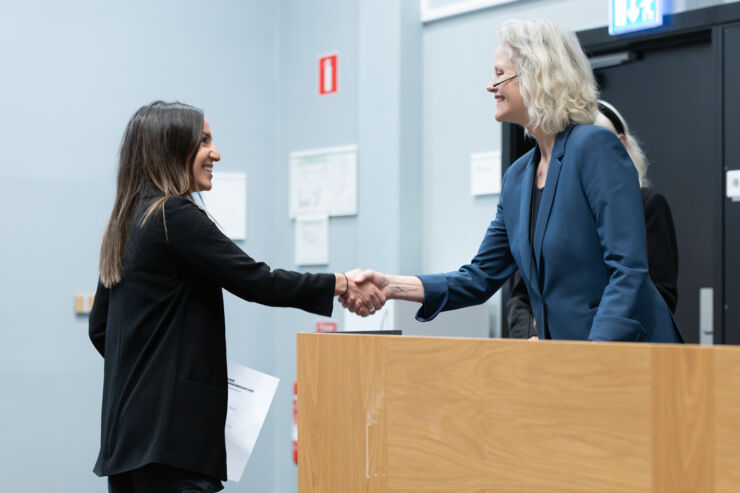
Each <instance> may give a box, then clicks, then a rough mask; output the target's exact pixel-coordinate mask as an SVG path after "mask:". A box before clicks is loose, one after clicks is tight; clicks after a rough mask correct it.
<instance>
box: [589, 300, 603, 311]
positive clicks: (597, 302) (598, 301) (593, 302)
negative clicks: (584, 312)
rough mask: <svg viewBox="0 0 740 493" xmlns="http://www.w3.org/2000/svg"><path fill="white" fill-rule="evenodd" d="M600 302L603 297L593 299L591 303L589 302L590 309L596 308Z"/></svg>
mask: <svg viewBox="0 0 740 493" xmlns="http://www.w3.org/2000/svg"><path fill="white" fill-rule="evenodd" d="M600 304H601V298H599V299H598V300H596V301H592V302H591V303H589V304H588V307H589V308H590V309H594V308H596V307H597V306H599V305H600Z"/></svg>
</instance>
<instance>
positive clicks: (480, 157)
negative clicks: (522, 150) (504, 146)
mask: <svg viewBox="0 0 740 493" xmlns="http://www.w3.org/2000/svg"><path fill="white" fill-rule="evenodd" d="M470 193H471V194H472V195H492V194H498V193H501V151H491V152H476V153H473V154H471V155H470Z"/></svg>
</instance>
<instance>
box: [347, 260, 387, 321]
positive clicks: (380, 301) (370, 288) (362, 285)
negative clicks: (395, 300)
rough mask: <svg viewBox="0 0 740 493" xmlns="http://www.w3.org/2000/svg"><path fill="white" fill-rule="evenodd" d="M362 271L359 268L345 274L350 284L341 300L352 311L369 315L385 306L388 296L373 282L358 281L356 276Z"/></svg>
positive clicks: (364, 315)
mask: <svg viewBox="0 0 740 493" xmlns="http://www.w3.org/2000/svg"><path fill="white" fill-rule="evenodd" d="M360 272H361V271H360V270H359V269H355V270H353V271H350V272H347V274H345V275H344V276H346V279H347V282H348V283H349V284H348V285H347V288H346V292H345V293H344V294H343V295H342V296H340V297H339V301H340V302H341V303H342V306H343V307H344V308H346V309H348V310H349V311H350V312H352V313H356V314H357V315H360V316H361V317H367V316H368V315H372V314H373V313H375V312H376V311H377V310H380V309H381V308H382V307H383V305H384V304H385V301H386V296H385V295H384V294H383V293H382V292H381V290H380V289H379V288H378V287H377V286H376V285H375V284H373V283H372V282H357V281H356V280H355V277H356V276H357V275H358V274H359V273H360ZM344 276H343V277H344Z"/></svg>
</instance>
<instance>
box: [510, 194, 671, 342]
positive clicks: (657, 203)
mask: <svg viewBox="0 0 740 493" xmlns="http://www.w3.org/2000/svg"><path fill="white" fill-rule="evenodd" d="M640 192H641V193H642V205H643V208H644V209H645V231H646V233H647V257H648V271H649V272H650V278H651V279H652V280H653V283H654V284H655V287H656V288H658V292H659V293H660V294H661V296H662V297H663V299H664V300H665V302H666V304H667V305H668V308H670V310H671V312H673V313H675V312H676V304H677V302H678V288H677V286H676V284H677V279H678V245H677V243H676V229H675V228H674V226H673V216H672V215H671V209H670V207H668V202H667V201H666V199H665V197H663V195H661V194H660V193H658V192H655V191H654V190H652V189H650V188H642V189H641V190H640ZM510 282H511V284H510V286H511V296H510V297H509V300H508V301H507V303H506V316H507V321H508V324H509V337H513V338H529V337H532V336H536V335H537V332H536V331H535V330H533V329H532V322H533V321H534V317H532V309H531V308H530V306H529V294H528V293H527V286H526V285H525V283H524V280H523V279H522V276H521V274H520V273H519V271H516V272H515V273H514V275H513V276H512V277H511V281H510Z"/></svg>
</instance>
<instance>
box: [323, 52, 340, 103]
mask: <svg viewBox="0 0 740 493" xmlns="http://www.w3.org/2000/svg"><path fill="white" fill-rule="evenodd" d="M338 59H339V55H337V54H336V53H335V54H333V55H327V56H324V57H321V58H319V96H326V95H327V94H333V93H335V92H337V62H338Z"/></svg>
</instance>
